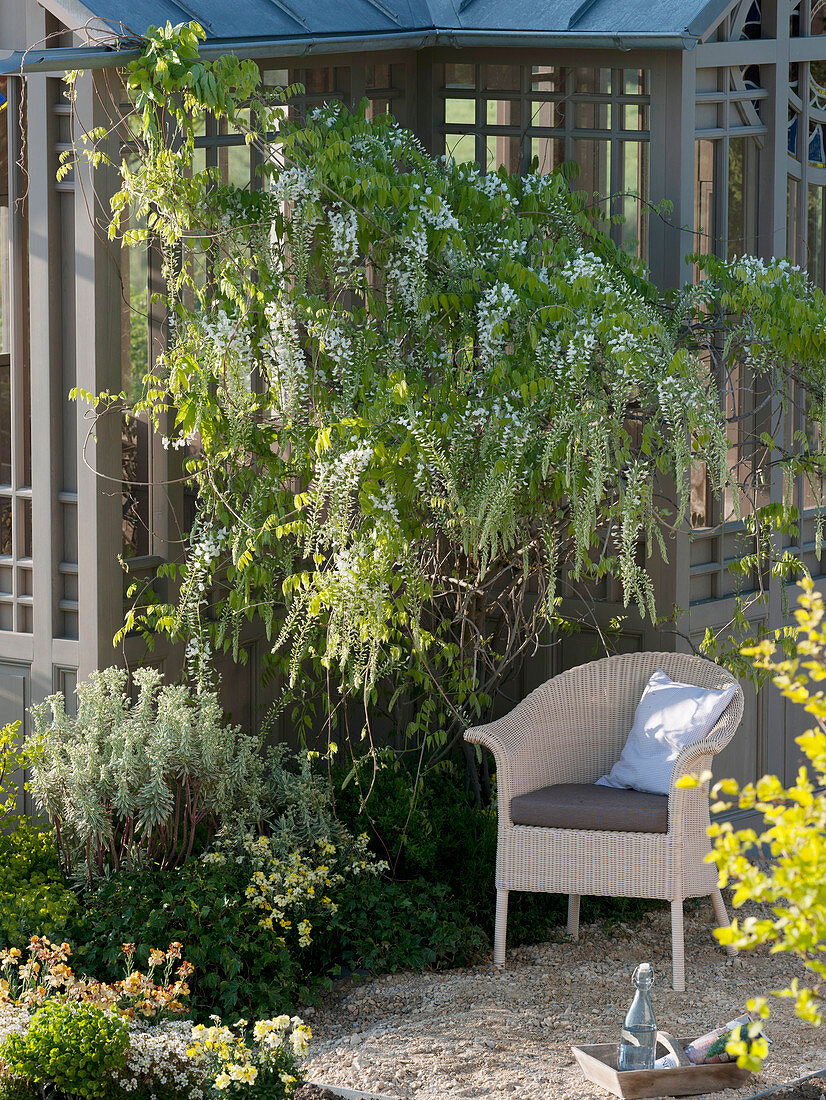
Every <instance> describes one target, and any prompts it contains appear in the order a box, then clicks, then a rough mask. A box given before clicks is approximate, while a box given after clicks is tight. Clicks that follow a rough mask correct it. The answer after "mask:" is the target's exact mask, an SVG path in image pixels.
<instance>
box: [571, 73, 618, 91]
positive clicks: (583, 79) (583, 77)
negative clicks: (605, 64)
mask: <svg viewBox="0 0 826 1100" xmlns="http://www.w3.org/2000/svg"><path fill="white" fill-rule="evenodd" d="M574 83H575V86H576V90H577V91H578V92H586V93H589V94H593V93H597V92H602V93H603V94H608V93H610V91H611V70H610V69H574Z"/></svg>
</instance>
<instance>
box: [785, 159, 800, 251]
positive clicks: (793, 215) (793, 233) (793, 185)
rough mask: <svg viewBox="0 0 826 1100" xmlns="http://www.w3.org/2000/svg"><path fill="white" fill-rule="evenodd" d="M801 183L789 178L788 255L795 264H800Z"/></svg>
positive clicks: (787, 207) (787, 206)
mask: <svg viewBox="0 0 826 1100" xmlns="http://www.w3.org/2000/svg"><path fill="white" fill-rule="evenodd" d="M799 193H800V183H799V182H798V180H796V179H795V178H794V177H793V176H789V183H788V188H787V191H786V255H787V256H788V257H789V259H790V260H791V261H792V263H793V264H799V263H800V258H801V257H800V253H801V248H800V234H799V232H798V223H797V218H798V214H797V211H798V195H799Z"/></svg>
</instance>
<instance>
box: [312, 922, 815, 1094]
mask: <svg viewBox="0 0 826 1100" xmlns="http://www.w3.org/2000/svg"><path fill="white" fill-rule="evenodd" d="M516 904H518V902H516ZM712 921H713V915H712V910H711V904H710V902H709V903H708V904H707V903H706V902H705V901H703V902H696V903H694V902H689V903H687V904H686V984H687V989H686V992H685V993H675V992H674V991H673V990H672V989H671V988H670V974H671V952H670V945H671V940H670V925H669V911H668V909H667V908H663V909H661V910H654V911H652V912H650V913H648V914H646V915H645V916H644V917H643V918H642V919H641V920H640V921H639V922H638V923H636V922H635V923H634V924H633V925H627V926H626V925H623V924H619V925H614V926H612V927H611V926H608V925H607V924H604V923H603V924H601V925H589V926H585V927H583V929H582V933H581V936H580V940H579V942H578V943H571V942H569V941H566V940H565V939H564V937H561V936H560V937H559V940H558V942H549V943H544V944H539V945H536V946H534V947H527V948H521V949H518V950H516V951H512V952H510V953H509V956H508V969H507V970H505V971H503V972H497V971H495V970H494V969H493V967H492V966H490V965H481V966H476V967H472V968H468V969H462V970H454V971H450V972H448V973H442V974H434V973H429V974H411V973H405V974H395V975H389V976H386V977H381V978H377V979H374V980H372V981H367V982H363V983H353V982H350V983H348V984H347V985H346V986H343V987H342V988H340V989H339V990H338V991H337V993H336V995H335V996H334V997H333V998H331V1000H330V1001H329V1002H328V1003H327V1004H326V1005H325V1006H324V1008H323V1010H322V1011H320V1012H318V1013H317V1014H315V1015H313V1016H312V1017H311V1019H310V1022H311V1024H312V1027H313V1034H314V1041H313V1044H312V1048H311V1058H310V1061H309V1063H308V1066H307V1075H308V1077H309V1078H310V1079H312V1080H317V1081H324V1082H329V1083H330V1084H331V1085H343V1086H345V1087H349V1088H357V1089H364V1090H365V1091H375V1092H379V1093H386V1094H390V1095H394V1096H399V1097H403V1098H410V1097H415V1098H416V1100H436V1098H447V1097H451V1098H452V1097H462V1098H470V1097H479V1098H483V1097H484V1098H485V1100H505V1098H508V1100H511V1098H519V1100H540V1098H541V1100H548V1097H551V1096H552V1097H553V1100H598V1098H602V1097H605V1096H606V1095H607V1094H606V1093H605V1092H603V1091H601V1090H599V1089H598V1088H597V1087H596V1086H593V1085H590V1084H588V1083H587V1082H585V1081H584V1079H583V1077H582V1075H581V1073H580V1071H579V1068H578V1067H577V1065H576V1062H575V1060H574V1056H573V1054H572V1053H571V1046H572V1044H573V1043H581V1042H585V1043H593V1042H608V1041H611V1040H612V1038H613V1036H615V1035H616V1034H617V1033H618V1031H619V1027H620V1024H621V1021H622V1018H623V1016H624V1014H625V1011H626V1009H627V1007H628V1002H629V1000H630V995H631V979H630V975H631V972H632V970H633V968H634V965H635V964H636V963H637V962H639V961H640V960H642V959H650V960H651V961H652V962H653V964H654V966H655V969H656V973H657V978H658V981H657V982H656V984H655V986H654V990H653V999H654V1007H655V1011H656V1012H657V1017H658V1022H659V1023H660V1025H661V1026H662V1027H665V1028H666V1029H667V1030H671V1031H675V1030H676V1031H678V1032H680V1033H681V1034H700V1033H702V1032H704V1031H707V1030H708V1029H709V1028H710V1027H712V1026H715V1025H716V1024H719V1023H724V1022H725V1021H726V1020H727V1019H730V1018H731V1017H733V1016H735V1015H737V1014H738V1013H739V1012H740V1011H742V1008H743V1006H744V1004H745V1002H746V1000H748V998H749V997H751V996H754V995H756V994H759V993H766V992H768V991H769V990H772V989H777V988H780V987H781V986H782V985H783V984H784V983H785V982H787V981H788V980H789V979H790V978H791V977H793V976H794V975H795V974H798V975H802V973H803V971H802V967H801V966H800V965H799V964H798V963H796V962H795V961H794V960H792V959H789V958H787V957H785V956H778V955H775V956H772V957H769V955H768V953H767V951H765V950H761V951H755V952H750V953H748V954H747V955H741V956H739V957H738V958H736V959H729V958H728V957H727V956H726V955H724V954H723V952H722V950H721V948H719V947H718V946H717V945H716V942H715V941H714V940H713V938H712V935H711V928H712V927H713V925H712ZM767 1032H768V1034H769V1036H770V1037H771V1038H772V1040H773V1045H772V1049H771V1054H770V1056H769V1058H768V1060H767V1061H766V1064H765V1067H764V1069H763V1071H762V1073H761V1074H760V1075H759V1077H758V1078H756V1079H753V1081H752V1084H751V1085H748V1086H745V1087H744V1088H742V1089H738V1090H727V1091H726V1092H723V1093H718V1094H715V1095H716V1096H717V1097H719V1098H722V1100H746V1098H747V1097H751V1096H753V1095H754V1094H755V1093H758V1092H761V1091H764V1090H766V1089H770V1088H772V1087H775V1086H779V1085H782V1084H784V1083H786V1082H788V1081H791V1080H794V1079H796V1078H799V1077H802V1076H804V1075H805V1074H807V1073H808V1074H810V1073H813V1072H816V1071H820V1070H822V1069H823V1066H824V1062H825V1061H826V1059H825V1058H824V1047H825V1046H826V1043H825V1042H824V1035H823V1032H822V1031H818V1030H817V1029H815V1028H813V1027H811V1026H809V1025H808V1024H804V1023H801V1022H800V1021H799V1020H797V1018H796V1017H795V1015H794V1011H793V1009H792V1007H791V1005H790V1004H789V1003H788V1002H785V1001H777V1000H776V999H772V1015H771V1019H770V1021H769V1025H768V1027H767ZM804 1098H805V1100H810V1097H809V1096H808V1095H807V1094H806V1093H803V1094H801V1097H800V1098H798V1097H797V1096H794V1098H793V1100H804ZM772 1100H774V1097H772ZM780 1100H792V1097H790V1096H786V1095H784V1094H782V1093H781V1094H780ZM811 1100H820V1095H819V1093H816V1094H815V1095H814V1096H813V1097H812V1098H811Z"/></svg>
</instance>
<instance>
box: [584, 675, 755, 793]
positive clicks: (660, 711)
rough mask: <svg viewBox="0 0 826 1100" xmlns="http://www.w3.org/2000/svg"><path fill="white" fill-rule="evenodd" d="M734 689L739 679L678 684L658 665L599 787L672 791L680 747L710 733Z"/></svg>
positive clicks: (600, 780)
mask: <svg viewBox="0 0 826 1100" xmlns="http://www.w3.org/2000/svg"><path fill="white" fill-rule="evenodd" d="M736 690H737V686H736V685H735V684H732V685H731V686H730V687H727V688H722V689H720V690H719V691H707V690H706V689H705V688H700V687H697V686H696V684H679V683H677V682H676V681H675V680H672V679H671V678H670V677H668V676H666V674H665V673H664V672H663V671H662V669H660V668H658V669H657V671H656V672H655V673H654V675H653V676H652V677H651V679H650V680H649V681H648V683H647V684H646V687H645V691H644V692H643V693H642V699H640V701H639V703H638V704H637V710H636V713H635V714H634V724H633V726H632V727H631V732H630V733H629V734H628V740H627V741H626V742H625V748H624V749H623V750H622V755H621V756H620V758H619V760H618V761H617V762H616V764H615V765H614V766H613V768H611V771H610V772H609V774H608V775H603V776H602V778H601V779H598V780H597V786H601V787H625V788H633V790H635V791H646V792H648V793H649V794H668V791H669V788H670V786H671V772H672V771H673V769H674V762H675V760H676V759H677V757H678V756H679V755H680V750H681V749H684V748H685V746H686V745H693V744H694V743H695V742H696V741H702V739H703V738H704V737H707V736H708V734H709V733H711V731H712V729H713V728H714V724H715V723H716V721H717V719H718V718H719V717H720V715H721V714H722V713H723V711H724V710H725V709H726V707H727V706H728V704H729V701H730V700H731V697H732V696H733V695H734V693H735V691H736Z"/></svg>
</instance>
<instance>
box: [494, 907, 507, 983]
mask: <svg viewBox="0 0 826 1100" xmlns="http://www.w3.org/2000/svg"><path fill="white" fill-rule="evenodd" d="M507 935H508V891H507V890H502V889H500V888H499V887H497V888H496V929H495V931H494V933H493V965H494V966H497V967H499V968H500V969H501V968H502V967H503V966H504V965H505V940H506V939H507Z"/></svg>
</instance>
